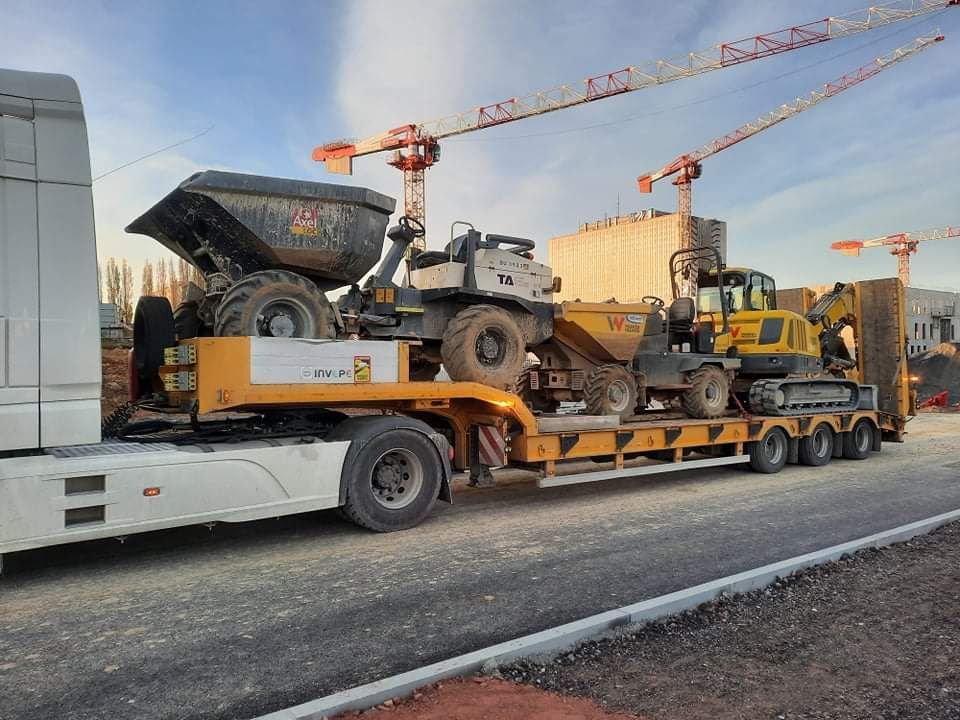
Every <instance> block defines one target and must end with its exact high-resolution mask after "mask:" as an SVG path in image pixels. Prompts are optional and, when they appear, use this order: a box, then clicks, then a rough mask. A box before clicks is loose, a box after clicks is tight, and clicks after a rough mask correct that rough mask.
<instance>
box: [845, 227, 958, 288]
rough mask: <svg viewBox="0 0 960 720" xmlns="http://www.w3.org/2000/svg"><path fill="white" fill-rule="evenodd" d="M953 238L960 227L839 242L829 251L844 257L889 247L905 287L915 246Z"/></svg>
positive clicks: (915, 249) (908, 279) (956, 235)
mask: <svg viewBox="0 0 960 720" xmlns="http://www.w3.org/2000/svg"><path fill="white" fill-rule="evenodd" d="M955 237H960V227H945V228H936V229H935V230H918V231H915V232H901V233H894V234H893V235H884V236H882V237H877V238H872V239H870V240H840V241H839V242H835V243H833V244H831V245H830V249H831V250H839V251H840V252H842V253H843V254H844V255H853V256H857V255H859V254H860V251H861V250H864V249H866V248H873V247H889V248H890V254H891V255H896V257H897V275H898V276H899V277H900V282H901V283H903V286H904V287H907V286H908V285H909V284H910V256H911V255H913V254H914V253H915V252H917V246H918V245H919V244H920V243H922V242H926V241H927V240H946V239H947V238H955Z"/></svg>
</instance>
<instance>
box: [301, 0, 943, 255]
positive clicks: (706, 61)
mask: <svg viewBox="0 0 960 720" xmlns="http://www.w3.org/2000/svg"><path fill="white" fill-rule="evenodd" d="M952 5H960V0H893V1H892V2H886V3H883V4H880V5H875V6H872V7H869V8H866V9H864V10H859V11H857V12H854V13H850V14H849V15H843V16H840V17H828V18H823V19H822V20H816V21H814V22H809V23H806V24H804V25H795V26H793V27H789V28H785V29H783V30H778V31H776V32H772V33H766V34H764V35H755V36H753V37H749V38H745V39H743V40H737V41H735V42H728V43H721V44H719V45H714V46H713V47H711V48H708V49H707V50H703V51H700V52H691V53H688V54H686V55H684V56H682V57H680V58H674V59H670V60H656V61H654V62H650V63H645V64H643V65H637V66H629V67H626V68H623V69H621V70H615V71H613V72H610V73H606V74H602V75H595V76H593V77H588V78H587V79H586V80H583V81H582V82H576V83H571V84H566V85H559V86H557V87H554V88H551V89H549V90H544V91H541V92H536V93H531V94H529V95H526V96H524V97H513V98H510V99H508V100H504V101H502V102H498V103H493V104H492V105H483V106H480V107H478V108H474V109H472V110H468V111H465V112H461V113H457V114H455V115H448V116H446V117H442V118H439V119H437V120H432V121H427V122H421V123H408V124H406V125H401V126H399V127H396V128H394V129H392V130H388V131H386V132H383V133H379V134H377V135H374V136H372V137H369V138H366V139H364V140H356V141H353V140H338V141H335V142H329V143H326V144H325V145H320V146H318V147H316V148H314V150H313V159H314V160H316V161H318V162H323V163H325V165H326V168H327V170H328V171H329V172H334V173H341V174H345V175H350V174H352V172H353V159H354V158H355V157H361V156H363V155H372V154H374V153H380V152H387V151H390V152H392V155H391V157H390V159H389V160H388V161H387V162H388V163H389V164H390V165H392V166H393V167H395V168H397V169H399V170H402V171H403V176H404V212H405V214H406V215H408V216H410V217H413V218H415V219H417V220H419V221H420V222H423V221H424V220H425V217H426V207H425V192H424V170H426V168H428V167H430V166H431V165H433V164H435V163H436V162H437V161H438V160H439V159H440V145H439V142H438V141H439V140H441V139H443V138H447V137H451V136H454V135H461V134H463V133H468V132H473V131H475V130H482V129H484V128H488V127H493V126H494V125H503V124H504V123H508V122H513V121H515V120H522V119H523V118H528V117H533V116H535V115H543V114H544V113H548V112H554V111H556V110H562V109H565V108H569V107H575V106H577V105H583V104H585V103H588V102H593V101H594V100H602V99H603V98H608V97H613V96H615V95H622V94H624V93H628V92H632V91H634V90H641V89H643V88H647V87H651V86H654V85H662V84H664V83H668V82H673V81H674V80H680V79H682V78H688V77H693V76H695V75H702V74H703V73H706V72H710V71H712V70H719V69H722V68H725V67H731V66H733V65H740V64H742V63H745V62H750V61H751V60H759V59H761V58H765V57H770V56H771V55H777V54H780V53H783V52H789V51H790V50H797V49H799V48H803V47H807V46H808V45H816V44H818V43H822V42H826V41H829V40H835V39H837V38H842V37H848V36H850V35H856V34H857V33H861V32H866V31H867V30H873V29H874V28H878V27H883V26H885V25H889V24H891V23H895V22H900V21H902V20H908V19H910V18H915V17H918V16H920V15H926V14H929V13H933V12H937V11H939V10H943V9H944V8H947V7H950V6H952ZM421 242H422V241H421Z"/></svg>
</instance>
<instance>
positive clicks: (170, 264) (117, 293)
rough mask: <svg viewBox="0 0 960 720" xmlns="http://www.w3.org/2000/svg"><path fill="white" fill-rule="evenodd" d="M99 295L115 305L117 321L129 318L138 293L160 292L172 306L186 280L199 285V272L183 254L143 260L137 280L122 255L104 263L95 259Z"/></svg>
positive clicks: (122, 321) (154, 293)
mask: <svg viewBox="0 0 960 720" xmlns="http://www.w3.org/2000/svg"><path fill="white" fill-rule="evenodd" d="M97 280H98V281H99V284H100V298H101V300H102V301H104V302H108V303H113V304H114V305H116V306H117V315H118V317H119V320H120V322H121V323H124V324H125V325H129V324H130V323H131V322H133V307H134V304H135V303H136V300H137V298H139V297H140V296H142V295H156V296H163V297H165V298H167V300H169V301H170V306H171V307H174V308H175V307H176V306H177V305H179V304H180V301H181V300H182V299H183V293H184V290H185V289H186V286H187V283H188V282H193V283H196V284H197V285H199V286H200V287H203V275H201V274H200V271H199V270H197V269H196V268H195V267H194V266H193V265H191V264H190V263H188V262H187V261H186V260H184V259H183V258H177V260H176V261H174V259H173V258H158V259H157V260H147V261H146V262H145V263H144V264H143V268H142V269H141V271H140V284H139V287H137V286H136V285H135V283H134V270H133V266H132V265H131V264H130V263H129V262H128V261H127V259H126V258H115V257H109V258H107V262H106V264H105V265H103V266H101V264H100V263H99V262H98V263H97Z"/></svg>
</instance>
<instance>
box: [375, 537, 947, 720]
mask: <svg viewBox="0 0 960 720" xmlns="http://www.w3.org/2000/svg"><path fill="white" fill-rule="evenodd" d="M495 672H496V674H497V675H498V676H500V677H502V678H503V679H493V678H489V677H482V676H478V677H475V678H470V679H467V680H458V681H455V682H446V683H441V684H439V685H438V686H435V687H432V688H425V689H424V690H422V691H421V692H418V693H417V696H416V698H415V699H414V698H410V699H407V700H404V701H400V702H397V703H391V704H390V706H389V707H387V706H382V707H381V708H379V709H378V710H377V711H376V712H373V713H365V714H364V717H367V718H369V720H387V719H388V718H392V719H393V720H401V719H403V720H406V719H407V718H410V719H411V720H412V719H413V718H420V719H421V720H442V719H451V720H452V719H456V720H481V718H483V719H486V720H520V718H570V719H571V720H572V719H573V718H577V719H578V720H594V719H600V718H607V719H608V720H612V719H613V718H624V717H630V718H633V717H637V718H650V719H651V720H653V719H658V720H659V719H661V718H662V719H663V720H667V719H669V720H714V719H718V718H721V719H722V718H729V719H730V720H734V719H739V718H782V719H783V720H788V719H791V718H796V719H797V720H799V719H800V718H811V719H812V718H817V719H821V718H832V719H836V720H841V719H843V720H847V719H849V720H854V719H860V718H863V719H864V720H866V719H867V718H869V719H871V720H875V719H880V718H891V719H892V718H898V719H901V720H928V719H929V720H932V719H934V718H937V719H943V720H946V719H947V718H957V717H960V524H954V525H950V526H947V527H945V528H942V529H940V530H939V531H937V532H936V533H934V534H932V535H928V536H923V537H919V538H915V539H914V540H911V541H910V542H907V543H904V544H900V545H896V546H893V547H889V548H884V549H882V550H866V551H863V552H860V553H858V554H857V555H856V556H855V557H852V558H847V559H844V560H841V561H839V562H835V563H830V564H828V565H825V566H822V567H820V568H816V569H813V570H809V571H807V572H804V573H803V574H801V575H797V576H794V577H791V578H787V579H784V580H782V581H779V582H777V583H775V584H774V585H772V586H770V587H768V588H765V589H761V590H757V591H754V592H751V593H749V594H746V595H740V596H736V597H734V598H721V599H719V600H717V601H716V602H713V603H710V604H708V605H705V606H702V607H701V608H699V609H697V610H695V611H691V612H687V613H684V614H682V615H680V616H676V617H673V618H669V619H666V620H664V621H661V622H657V623H654V624H649V625H645V626H642V627H634V628H630V629H628V630H625V631H622V632H621V633H618V634H617V635H616V636H611V637H608V638H606V639H602V640H598V641H590V642H586V643H582V644H580V645H578V646H577V647H576V648H575V649H572V650H570V651H567V652H563V653H560V654H558V655H555V656H553V657H549V658H546V657H545V658H537V659H532V660H529V661H525V662H521V663H517V664H515V665H511V666H508V667H502V668H497V669H496V671H495ZM508 681H512V682H508ZM607 712H610V713H611V714H610V715H607V714H606V713H607ZM613 713H616V714H613Z"/></svg>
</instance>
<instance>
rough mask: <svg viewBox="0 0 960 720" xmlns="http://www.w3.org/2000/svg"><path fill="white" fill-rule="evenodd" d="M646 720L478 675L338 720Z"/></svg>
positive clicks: (442, 684)
mask: <svg viewBox="0 0 960 720" xmlns="http://www.w3.org/2000/svg"><path fill="white" fill-rule="evenodd" d="M357 716H362V717H363V718H364V720H408V719H409V720H414V718H416V720H643V718H642V717H640V716H637V715H623V714H620V713H610V712H607V711H606V710H604V709H603V708H601V707H600V706H599V705H598V704H596V703H594V702H593V701H592V700H587V699H584V698H575V697H566V696H564V695H560V694H558V693H554V692H544V691H543V690H539V689H537V688H534V687H531V686H530V685H517V684H515V683H511V682H507V681H505V680H496V679H493V678H485V677H476V678H473V679H472V680H471V679H457V680H451V681H445V682H442V683H438V684H437V685H434V686H432V687H430V688H427V689H425V690H424V691H423V692H422V693H421V692H418V693H415V694H414V696H413V697H412V698H409V699H403V700H396V701H388V704H384V705H379V706H377V708H376V709H374V710H368V711H367V712H364V713H347V714H344V715H337V716H336V717H335V718H334V720H344V719H345V718H352V717H357Z"/></svg>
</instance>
